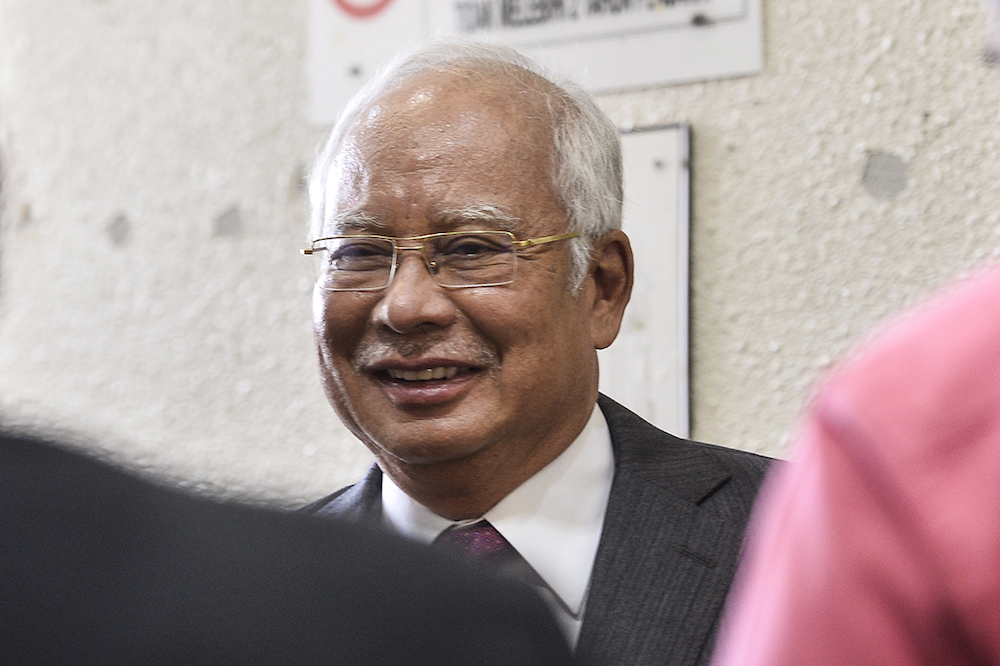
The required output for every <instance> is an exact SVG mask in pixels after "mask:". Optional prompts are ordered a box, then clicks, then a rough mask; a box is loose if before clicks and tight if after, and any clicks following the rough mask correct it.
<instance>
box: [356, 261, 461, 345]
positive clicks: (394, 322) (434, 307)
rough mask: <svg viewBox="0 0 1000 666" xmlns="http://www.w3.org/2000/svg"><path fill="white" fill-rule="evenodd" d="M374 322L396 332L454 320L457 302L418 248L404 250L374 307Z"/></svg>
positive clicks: (435, 325)
mask: <svg viewBox="0 0 1000 666" xmlns="http://www.w3.org/2000/svg"><path fill="white" fill-rule="evenodd" d="M372 316H373V318H374V323H375V324H376V325H377V326H384V327H386V328H389V329H391V330H393V331H395V332H396V333H412V332H414V331H416V330H418V329H420V328H427V327H445V326H449V325H450V324H452V323H453V322H454V321H455V304H454V302H452V300H451V297H450V295H449V294H448V290H447V289H445V288H444V287H440V286H438V284H437V283H436V282H434V279H433V278H432V277H431V274H430V272H428V267H427V264H426V263H425V262H424V259H423V257H422V256H420V253H419V252H407V253H404V254H403V255H402V256H401V258H400V260H399V266H398V267H397V268H396V274H395V276H394V277H393V279H392V282H391V283H390V284H389V286H388V287H386V288H385V291H384V292H383V293H382V300H380V301H379V303H378V305H377V306H376V307H375V309H374V310H373V311H372Z"/></svg>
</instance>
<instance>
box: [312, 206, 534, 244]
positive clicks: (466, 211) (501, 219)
mask: <svg viewBox="0 0 1000 666" xmlns="http://www.w3.org/2000/svg"><path fill="white" fill-rule="evenodd" d="M520 222H522V220H521V219H520V218H519V217H516V216H514V215H511V214H510V213H507V212H505V211H504V210H503V209H501V208H499V207H497V206H494V205H491V204H475V205H472V206H462V207H460V208H449V209H446V210H443V211H441V212H440V213H439V214H438V215H437V216H436V219H435V226H438V227H441V228H445V229H451V230H453V229H458V228H460V227H476V228H478V227H480V226H486V227H488V228H489V229H491V230H492V229H496V230H499V231H509V232H511V233H513V232H515V231H517V230H518V228H519V227H520V224H519V223H520ZM387 233H388V225H387V224H386V223H385V222H383V221H382V220H381V219H380V218H379V217H378V216H376V215H372V214H371V213H368V212H366V211H363V210H348V211H344V212H342V213H338V214H337V215H334V216H333V217H332V218H331V219H330V220H329V221H327V223H326V225H325V227H324V234H325V235H329V236H346V235H353V234H376V235H385V234H387Z"/></svg>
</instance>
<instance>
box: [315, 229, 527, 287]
mask: <svg viewBox="0 0 1000 666" xmlns="http://www.w3.org/2000/svg"><path fill="white" fill-rule="evenodd" d="M512 241H513V239H512V238H511V236H510V234H507V233H505V232H488V231H487V232H479V233H468V234H450V233H449V234H441V235H438V236H429V237H427V238H423V239H420V241H419V242H414V243H412V244H407V243H406V241H405V239H403V240H402V241H396V243H395V245H394V243H393V241H391V240H389V239H385V238H378V237H369V236H349V237H341V238H331V239H326V240H323V241H317V243H316V246H315V247H314V250H322V252H320V253H319V254H320V258H321V260H322V266H321V268H320V273H319V280H320V284H321V286H322V287H323V288H324V289H328V290H331V291H363V290H376V289H382V288H384V287H386V286H388V284H389V282H390V280H391V279H392V274H393V265H394V264H395V263H396V262H397V259H396V252H397V251H410V250H412V251H422V254H423V256H424V261H425V263H426V265H427V268H428V270H429V271H430V273H431V275H432V276H433V278H434V281H435V282H437V284H439V285H441V286H443V287H477V286H492V285H501V284H508V283H510V282H511V281H512V280H513V279H514V261H515V255H514V248H513V242H512Z"/></svg>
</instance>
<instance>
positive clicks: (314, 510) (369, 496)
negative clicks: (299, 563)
mask: <svg viewBox="0 0 1000 666" xmlns="http://www.w3.org/2000/svg"><path fill="white" fill-rule="evenodd" d="M300 511H302V512H303V513H306V514H309V515H313V516H322V517H324V518H341V519H344V520H349V521H352V522H358V523H368V524H374V523H376V522H378V521H379V520H380V519H381V515H382V470H380V469H379V468H378V466H377V465H372V466H371V467H370V468H369V469H368V473H367V474H365V478H363V479H362V480H361V481H359V482H357V483H355V484H353V485H350V486H347V487H346V488H341V489H340V490H338V491H337V492H335V493H333V494H331V495H327V496H326V497H323V498H322V499H319V500H316V501H315V502H313V503H312V504H308V505H306V506H304V507H302V508H301V509H300Z"/></svg>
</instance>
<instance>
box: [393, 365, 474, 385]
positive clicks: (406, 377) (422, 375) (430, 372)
mask: <svg viewBox="0 0 1000 666" xmlns="http://www.w3.org/2000/svg"><path fill="white" fill-rule="evenodd" d="M468 371H469V368H459V367H457V366H453V365H451V366H443V367H437V368H425V369H423V370H396V369H390V370H386V371H385V372H386V374H387V375H389V377H390V378H391V379H394V380H396V381H404V382H429V381H434V380H436V379H451V378H452V377H454V376H455V375H457V374H459V373H460V372H463V373H464V372H468Z"/></svg>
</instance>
